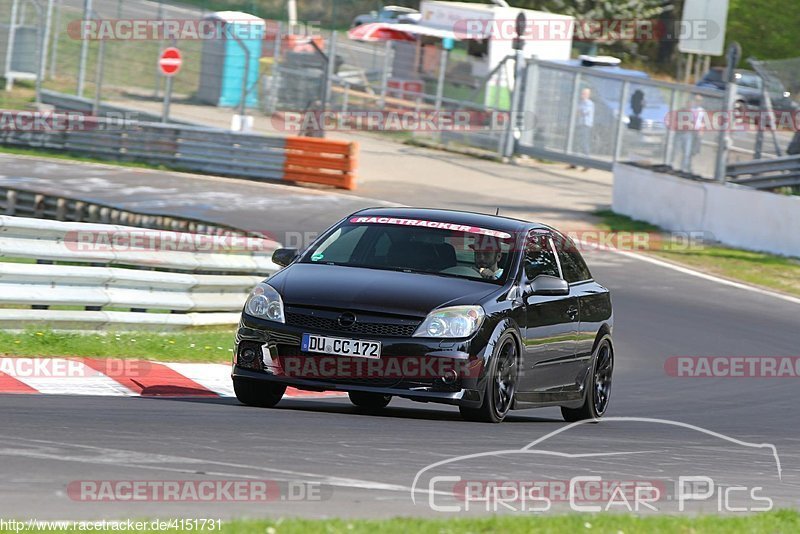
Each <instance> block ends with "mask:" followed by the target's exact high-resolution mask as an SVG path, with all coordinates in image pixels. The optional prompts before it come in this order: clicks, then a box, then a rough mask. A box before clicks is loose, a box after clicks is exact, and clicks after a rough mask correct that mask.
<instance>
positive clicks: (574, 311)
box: [567, 306, 578, 319]
mask: <svg viewBox="0 0 800 534" xmlns="http://www.w3.org/2000/svg"><path fill="white" fill-rule="evenodd" d="M577 316H578V307H577V306H570V307H569V308H567V317H569V318H570V319H575V318H576V317H577Z"/></svg>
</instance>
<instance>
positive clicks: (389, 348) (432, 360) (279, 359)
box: [232, 315, 486, 407]
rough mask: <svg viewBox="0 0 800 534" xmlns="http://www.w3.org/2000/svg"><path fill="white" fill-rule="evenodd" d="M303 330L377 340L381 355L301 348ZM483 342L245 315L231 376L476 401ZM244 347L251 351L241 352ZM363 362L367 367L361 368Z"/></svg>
mask: <svg viewBox="0 0 800 534" xmlns="http://www.w3.org/2000/svg"><path fill="white" fill-rule="evenodd" d="M304 333H310V334H319V335H325V336H331V337H342V338H351V339H365V340H371V341H380V342H381V358H380V360H381V361H379V362H374V361H369V360H367V359H364V358H355V357H346V356H345V357H342V356H332V355H326V354H318V353H303V352H301V350H300V343H301V339H302V336H303V334H304ZM485 348H486V340H484V339H482V337H481V335H480V332H479V333H478V334H476V335H475V336H473V337H472V338H469V339H467V340H436V339H428V338H397V337H376V336H364V335H359V334H350V333H347V332H338V331H337V332H329V331H316V330H313V329H308V328H304V327H295V326H290V325H286V324H282V323H275V322H272V321H266V320H262V319H257V318H253V317H250V316H247V315H243V316H242V321H241V322H240V325H239V329H238V331H237V334H236V345H235V349H234V358H233V372H232V376H233V377H234V378H236V379H243V380H254V381H263V382H268V383H277V384H284V385H287V386H292V387H295V388H298V389H304V390H309V391H345V392H347V391H362V392H368V393H376V394H380V395H392V396H396V397H401V398H406V399H410V400H414V401H420V402H436V403H443V404H453V405H459V406H467V407H478V406H480V405H481V403H482V401H483V395H482V392H483V391H484V389H485V388H484V380H485V378H484V376H483V375H484V373H483V368H484V359H483V357H484V351H485ZM247 349H250V350H251V352H250V353H249V355H248V356H249V357H247V358H245V357H243V354H245V351H246V350H247ZM253 353H255V354H256V357H255V358H253ZM345 360H346V361H345ZM357 360H358V361H357ZM390 360H391V361H390ZM297 362H301V363H300V364H298V363H297ZM331 363H332V365H331ZM376 363H379V364H382V365H375V364H376ZM324 364H329V365H324ZM338 364H344V365H338ZM348 364H352V365H348ZM356 364H358V365H356ZM364 368H366V369H368V372H366V373H363V372H361V370H363V369H364ZM343 369H344V370H345V372H341V371H342V370H343ZM353 369H358V370H359V371H357V372H353ZM409 370H411V373H410V374H409V373H408V371H409ZM398 372H400V374H398Z"/></svg>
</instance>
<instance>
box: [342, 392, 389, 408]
mask: <svg viewBox="0 0 800 534" xmlns="http://www.w3.org/2000/svg"><path fill="white" fill-rule="evenodd" d="M347 395H348V396H349V397H350V402H352V403H353V404H354V405H355V406H358V407H359V408H363V409H365V410H369V411H377V410H382V409H383V408H386V407H387V406H388V405H389V402H391V400H392V396H391V395H380V394H378V393H369V392H366V391H351V392H350V393H348V394H347Z"/></svg>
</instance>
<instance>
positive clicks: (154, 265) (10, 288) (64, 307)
mask: <svg viewBox="0 0 800 534" xmlns="http://www.w3.org/2000/svg"><path fill="white" fill-rule="evenodd" d="M279 246H280V245H279V244H278V243H276V242H275V241H272V240H269V239H263V238H255V237H247V236H243V235H238V236H234V235H231V236H207V235H199V234H188V233H179V232H169V231H161V230H148V229H142V228H133V227H128V226H118V225H104V224H87V223H74V222H57V221H48V220H42V219H28V218H23V217H9V216H0V327H3V328H20V327H23V326H25V325H30V324H41V325H47V326H50V327H53V328H69V329H95V328H104V327H109V328H120V329H125V328H146V327H151V328H158V329H165V328H170V329H178V328H185V327H191V326H206V325H219V324H235V323H236V322H237V321H238V318H239V311H240V310H241V308H242V305H243V304H244V301H245V298H246V297H247V294H248V292H249V291H250V290H251V289H252V288H253V286H255V285H256V284H257V283H258V282H260V281H261V280H263V279H264V278H266V277H267V276H269V275H271V274H272V273H273V272H275V270H276V269H277V267H276V265H275V264H274V263H272V260H271V259H270V258H271V256H272V252H273V251H274V250H275V249H276V248H278V247H279ZM31 260H35V261H36V262H35V263H33V262H31ZM54 308H55V309H54Z"/></svg>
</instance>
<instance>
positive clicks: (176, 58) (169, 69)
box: [158, 47, 183, 122]
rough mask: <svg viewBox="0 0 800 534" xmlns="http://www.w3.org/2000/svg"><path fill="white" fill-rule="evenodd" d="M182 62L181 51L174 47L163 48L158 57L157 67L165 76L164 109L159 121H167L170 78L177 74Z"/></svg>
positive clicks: (170, 89)
mask: <svg viewBox="0 0 800 534" xmlns="http://www.w3.org/2000/svg"><path fill="white" fill-rule="evenodd" d="M182 64H183V57H182V56H181V51H180V50H178V49H177V48H175V47H169V48H165V49H164V50H163V51H162V52H161V55H160V56H159V58H158V68H159V69H160V70H161V73H162V74H163V75H164V76H166V77H167V90H166V91H164V111H163V113H162V114H161V122H169V105H170V101H171V100H172V78H173V77H174V76H175V75H176V74H178V72H179V71H180V70H181V65H182Z"/></svg>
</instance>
